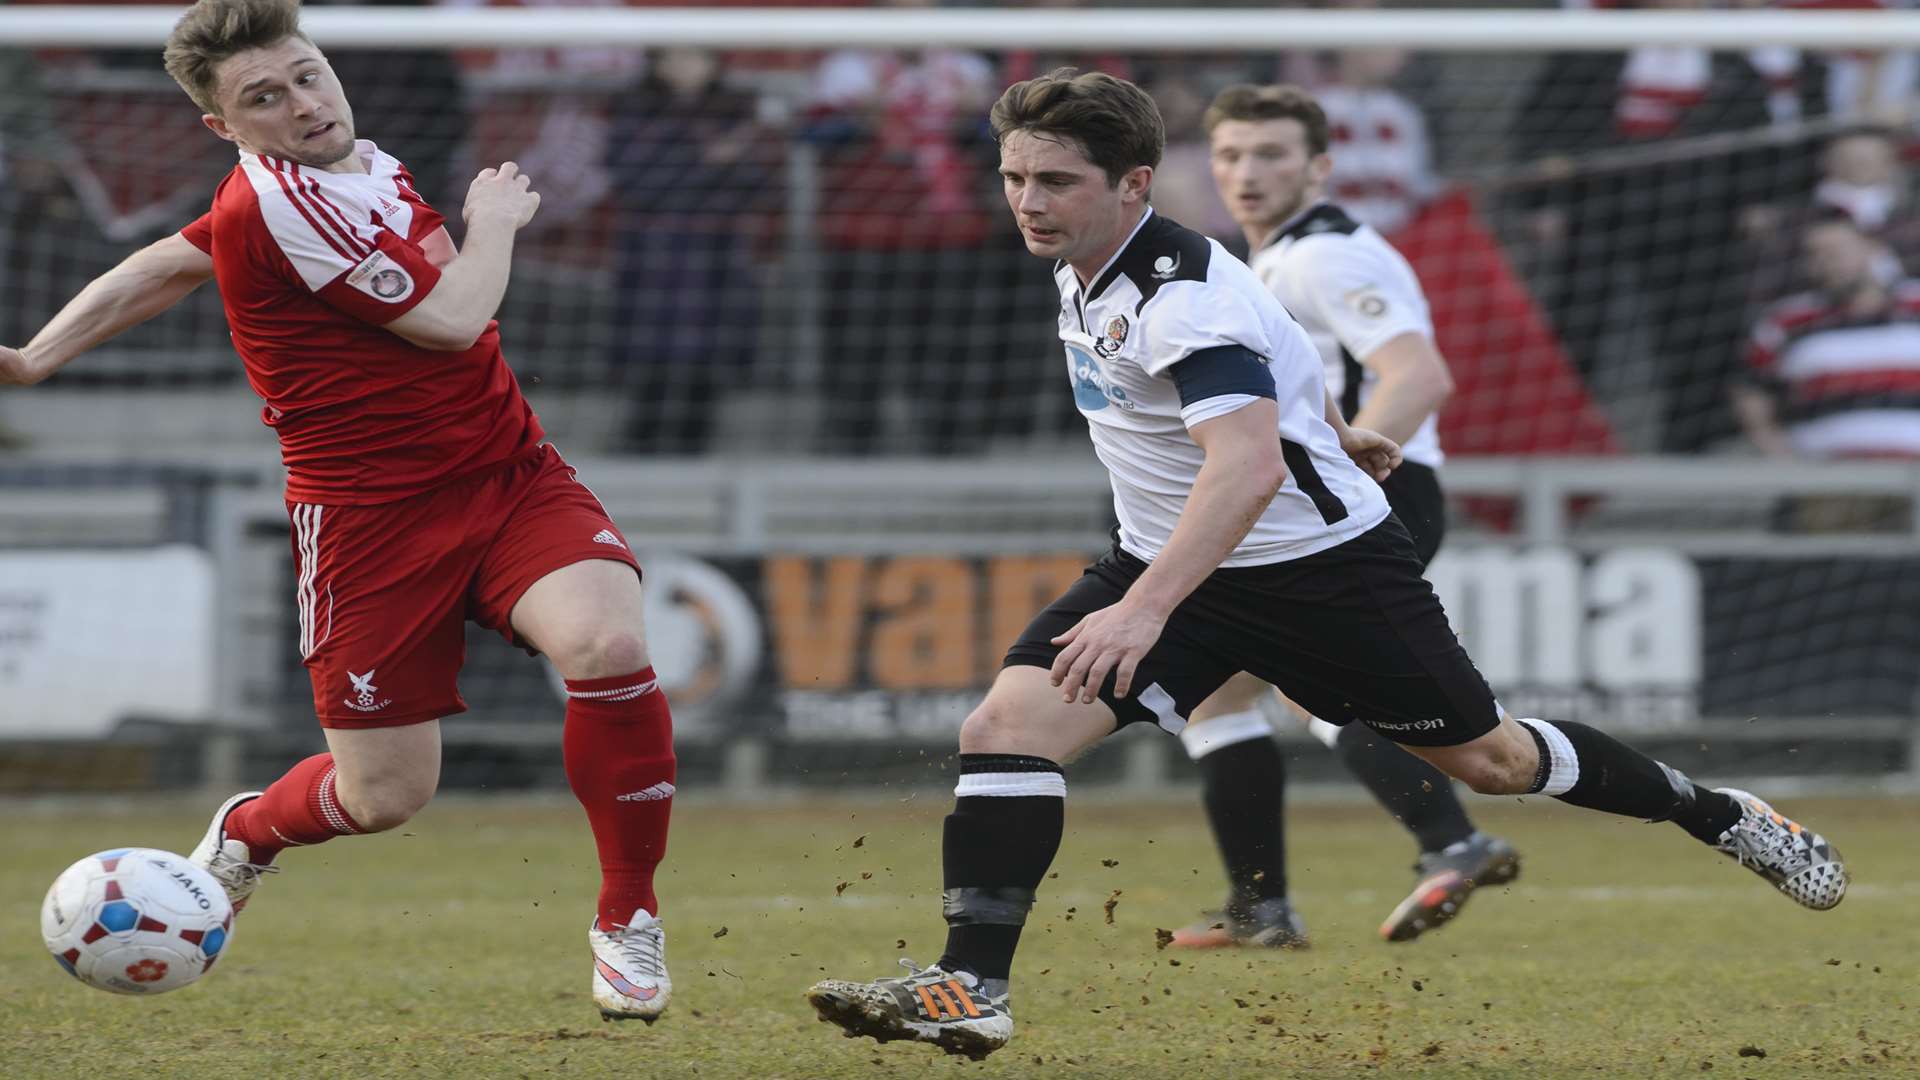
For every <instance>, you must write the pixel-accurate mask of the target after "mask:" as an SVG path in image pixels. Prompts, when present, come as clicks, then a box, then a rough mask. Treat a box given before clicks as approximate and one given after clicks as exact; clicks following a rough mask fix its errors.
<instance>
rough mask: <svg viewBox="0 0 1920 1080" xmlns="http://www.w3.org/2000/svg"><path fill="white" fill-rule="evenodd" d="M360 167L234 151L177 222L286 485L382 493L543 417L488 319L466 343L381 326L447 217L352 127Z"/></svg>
mask: <svg viewBox="0 0 1920 1080" xmlns="http://www.w3.org/2000/svg"><path fill="white" fill-rule="evenodd" d="M354 152H355V153H357V154H359V155H360V159H361V160H362V161H363V162H365V163H366V165H367V172H365V173H334V172H324V171H320V170H316V169H310V168H308V167H306V166H303V165H297V164H295V163H293V162H291V161H282V160H279V159H277V158H270V157H266V156H264V155H260V154H247V153H243V154H241V156H240V164H239V165H238V166H236V167H235V168H234V170H233V172H231V173H229V174H227V178H226V179H225V180H222V181H221V182H220V188H219V190H218V191H217V192H216V193H215V195H214V198H213V209H212V210H211V211H209V212H208V213H207V214H205V215H204V216H202V217H201V218H200V219H199V220H198V221H195V222H194V223H193V224H191V225H189V226H187V227H186V228H185V229H183V230H181V235H182V236H184V237H186V238H187V240H188V241H189V242H191V243H192V244H193V245H194V246H195V247H198V248H199V249H200V250H202V251H205V252H207V253H208V254H210V255H212V256H213V272H214V278H215V280H216V281H217V282H218V284H219V288H220V299H221V302H222V303H223V304H224V305H225V306H226V310H227V324H228V326H229V328H230V329H231V330H232V331H233V346H234V349H235V351H237V352H238V353H239V354H240V359H241V360H242V361H243V362H244V363H245V364H246V369H247V381H248V382H249V383H251V384H252V386H253V390H254V392H255V393H257V394H259V395H260V397H261V398H262V399H264V400H265V401H266V403H267V404H266V408H265V409H264V410H263V411H262V414H261V417H262V419H263V420H264V421H265V423H266V425H267V426H268V427H270V428H273V429H274V431H275V432H276V433H277V434H278V435H279V436H280V453H281V456H282V458H283V459H284V460H285V462H286V465H287V498H288V499H291V500H293V501H295V502H305V503H319V504H322V505H365V504H372V503H383V502H392V501H394V500H396V499H403V498H406V497H408V496H410V495H415V494H418V493H420V492H422V491H425V490H427V489H429V488H432V487H434V486H435V485H437V484H440V483H442V482H444V481H446V480H448V479H450V478H452V477H455V476H458V475H460V474H462V473H467V472H472V471H474V470H476V469H480V468H485V467H486V466H488V465H493V464H497V463H499V462H502V461H505V460H507V459H509V458H512V457H515V456H516V455H518V454H520V453H522V452H524V451H527V450H529V449H531V448H533V447H534V446H537V445H538V444H539V442H540V440H541V439H542V438H543V437H544V435H545V433H544V432H543V431H542V430H541V428H540V421H539V419H538V418H537V417H535V416H534V415H533V410H532V409H531V408H529V407H528V405H527V402H526V399H525V398H523V397H522V396H521V394H520V385H519V383H518V382H516V381H515V379H514V377H513V372H512V371H511V370H509V369H508V367H507V361H506V358H505V357H504V356H502V355H501V353H500V334H499V329H498V324H497V323H488V324H487V329H486V332H485V333H483V334H481V335H480V339H479V340H478V341H476V342H474V343H473V347H472V348H470V349H468V350H466V351H465V352H457V353H456V352H436V351H434V350H432V349H423V348H420V347H419V346H417V345H414V344H412V343H411V342H409V341H407V340H406V339H405V338H402V337H400V336H398V335H396V334H394V333H391V332H390V331H387V330H385V329H383V327H384V326H385V325H386V324H387V323H390V322H392V321H393V320H394V319H397V318H399V317H400V316H401V315H403V314H405V313H406V312H408V311H410V310H412V308H413V307H414V305H416V304H418V303H419V302H420V301H421V300H422V299H424V298H425V297H426V295H427V294H428V293H429V292H431V291H433V287H434V285H435V284H436V283H437V282H438V281H439V280H440V271H439V269H438V268H437V267H435V266H434V265H433V264H432V263H431V262H429V261H428V260H427V257H426V256H425V255H424V254H423V253H422V252H421V249H420V243H421V241H422V240H424V239H426V238H427V237H428V236H430V235H432V234H433V232H434V231H435V230H436V229H438V228H440V226H441V224H442V222H443V221H444V220H445V219H444V218H442V217H441V216H440V214H439V213H438V212H436V211H435V210H434V209H433V208H432V207H430V206H428V205H427V204H426V202H425V200H423V199H421V198H420V195H419V193H417V192H416V191H414V189H413V178H412V177H411V176H409V175H408V173H407V170H406V168H405V167H404V166H402V165H401V164H400V162H398V161H396V160H394V158H393V157H392V156H391V155H389V154H384V153H382V152H381V151H380V149H379V148H378V147H376V146H374V145H373V144H372V143H371V142H368V141H366V140H364V139H362V140H360V142H359V143H358V144H357V145H356V146H355V149H354Z"/></svg>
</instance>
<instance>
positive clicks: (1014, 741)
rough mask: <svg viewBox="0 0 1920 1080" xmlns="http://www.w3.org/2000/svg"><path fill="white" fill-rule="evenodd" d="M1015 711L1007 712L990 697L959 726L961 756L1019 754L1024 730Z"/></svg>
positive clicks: (1005, 707) (1006, 709)
mask: <svg viewBox="0 0 1920 1080" xmlns="http://www.w3.org/2000/svg"><path fill="white" fill-rule="evenodd" d="M1023 726H1024V725H1023V724H1022V717H1021V714H1020V712H1019V711H1018V710H1015V709H1010V708H1008V707H1007V706H1006V704H1005V703H1004V702H1001V701H999V700H996V699H995V698H994V697H992V696H991V695H989V696H988V698H987V700H985V701H983V702H981V703H980V705H979V706H978V707H977V708H975V709H974V710H973V711H972V712H971V713H968V714H967V718H966V719H965V720H963V721H961V723H960V752H961V753H963V754H1012V753H1019V752H1020V734H1021V731H1022V729H1023Z"/></svg>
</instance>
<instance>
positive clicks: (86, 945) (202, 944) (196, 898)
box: [40, 848, 233, 994]
mask: <svg viewBox="0 0 1920 1080" xmlns="http://www.w3.org/2000/svg"><path fill="white" fill-rule="evenodd" d="M40 935H41V936H42V937H43V938H45V939H46V942H47V949H48V950H49V951H50V952H52V953H53V958H54V959H55V960H57V961H59V962H60V966H61V967H63V968H66V969H67V973H68V974H70V975H72V976H73V977H74V978H76V979H79V980H80V981H81V982H83V983H86V984H87V985H88V986H93V987H97V988H99V989H101V990H111V991H113V992H114V993H116V994H159V993H164V992H166V991H168V990H178V989H180V988H181V987H183V986H185V985H187V984H188V983H190V982H193V981H194V980H195V979H198V978H199V977H200V976H202V975H204V974H206V973H207V971H208V970H209V969H211V968H212V967H213V962H214V961H215V960H218V959H219V958H220V951H221V950H222V949H223V948H225V947H226V945H227V942H228V940H229V939H230V938H231V937H232V935H233V905H231V904H229V903H228V902H227V894H226V892H225V891H224V890H222V889H221V888H220V884H219V883H218V882H216V881H214V880H213V876H212V875H211V874H209V873H207V872H206V871H205V870H203V869H201V868H200V867H198V866H195V865H193V864H192V863H190V862H188V861H187V860H186V859H184V858H182V857H181V856H179V855H175V854H173V853H172V852H170V851H156V850H154V849H152V848H118V849H116V850H113V851H102V852H100V853H99V854H97V855H89V856H87V857H86V858H84V859H81V860H80V861H79V862H77V863H74V864H73V865H72V866H69V867H67V869H66V870H65V871H64V872H63V873H61V875H60V876H59V877H57V878H55V879H54V880H53V888H51V889H48V890H47V899H46V902H45V903H43V904H41V905H40Z"/></svg>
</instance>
